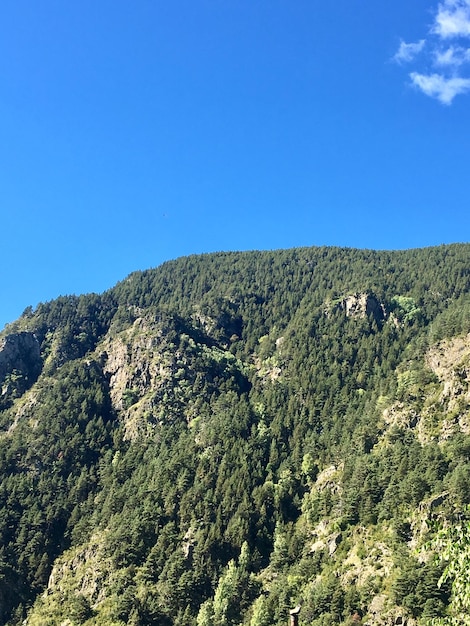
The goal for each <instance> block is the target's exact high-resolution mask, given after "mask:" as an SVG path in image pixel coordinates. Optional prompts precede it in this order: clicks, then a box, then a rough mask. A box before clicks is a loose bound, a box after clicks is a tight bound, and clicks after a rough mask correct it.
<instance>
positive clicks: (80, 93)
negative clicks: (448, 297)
mask: <svg viewBox="0 0 470 626" xmlns="http://www.w3.org/2000/svg"><path fill="white" fill-rule="evenodd" d="M469 49H470V0H443V1H442V2H434V1H432V2H429V1H423V0H414V1H413V2H412V3H411V2H409V1H405V0H396V1H395V2H364V0H337V1H336V2H334V3H331V2H328V3H326V2H321V1H318V0H317V1H315V0H294V1H292V0H171V2H170V1H168V0H166V1H165V2H163V1H160V0H134V2H132V3H131V2H128V1H127V0H126V1H124V0H99V1H96V0H93V1H91V0H80V2H63V0H42V1H41V2H33V1H31V0H2V2H1V6H0V133H1V134H0V218H1V222H0V224H1V248H0V250H1V254H2V263H1V269H0V281H1V282H0V284H1V289H2V297H1V306H0V329H1V328H2V327H3V325H4V324H5V323H6V322H9V321H13V320H14V319H16V318H17V317H18V316H19V315H20V314H21V312H22V311H23V309H24V308H25V307H26V306H28V305H33V306H35V305H36V304H37V303H38V302H40V301H46V300H50V299H53V298H55V297H57V296H59V295H65V294H72V293H76V294H79V293H86V292H102V291H103V290H105V289H107V288H109V287H112V286H113V285H114V284H115V283H116V282H117V281H118V280H120V279H122V278H124V277H125V276H126V275H127V274H129V273H130V272H132V271H134V270H138V269H146V268H149V267H155V266H157V265H159V264H160V263H162V262H163V261H165V260H168V259H173V258H176V257H178V256H182V255H187V254H192V253H200V252H211V251H216V250H248V249H277V248H288V247H293V246H310V245H340V246H352V247H360V248H374V249H398V248H410V247H422V246H430V245H438V244H441V243H451V242H457V241H460V242H462V241H468V240H469V227H470V217H469V215H470V212H469V210H468V208H469V206H468V205H469V191H470V182H469V181H470V176H469V174H468V160H467V159H468V156H467V155H468V148H469V136H470V52H469Z"/></svg>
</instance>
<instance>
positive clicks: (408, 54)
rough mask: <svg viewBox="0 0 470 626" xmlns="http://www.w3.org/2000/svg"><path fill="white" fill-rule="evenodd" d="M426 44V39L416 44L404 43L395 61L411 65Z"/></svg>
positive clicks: (401, 44)
mask: <svg viewBox="0 0 470 626" xmlns="http://www.w3.org/2000/svg"><path fill="white" fill-rule="evenodd" d="M425 44H426V40H425V39H421V40H420V41H418V42H416V43H405V42H404V41H402V42H401V43H400V47H399V48H398V50H397V53H396V54H395V56H394V57H393V59H394V61H396V62H397V63H409V62H410V61H412V60H413V59H414V58H415V57H416V56H417V55H418V54H419V53H420V52H421V50H422V49H423V48H424V46H425Z"/></svg>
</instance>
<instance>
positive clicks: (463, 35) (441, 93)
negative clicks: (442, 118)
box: [393, 0, 470, 105]
mask: <svg viewBox="0 0 470 626" xmlns="http://www.w3.org/2000/svg"><path fill="white" fill-rule="evenodd" d="M436 1H437V2H438V4H437V7H436V9H435V11H434V22H433V24H432V26H431V27H430V28H428V32H427V34H426V39H421V40H420V41H418V42H417V43H409V44H408V43H405V42H404V41H402V42H401V44H400V47H399V49H398V51H397V53H396V54H395V56H394V57H393V59H394V60H395V61H396V62H397V63H400V64H403V63H413V65H414V66H415V68H416V70H417V71H414V72H411V74H410V77H411V80H412V82H413V85H414V86H415V87H417V88H418V89H419V90H420V91H421V92H422V93H424V94H426V95H427V96H429V97H431V98H435V99H437V100H439V101H440V102H441V103H443V104H447V105H449V104H451V103H452V101H453V99H454V98H455V97H456V96H458V95H460V94H464V93H467V92H469V91H470V77H469V72H468V71H465V70H466V69H467V70H468V66H467V68H466V64H468V63H470V47H469V44H468V40H469V39H470V0H436ZM420 53H421V54H420ZM418 55H420V56H419V58H418ZM431 68H434V72H433V71H432V69H431Z"/></svg>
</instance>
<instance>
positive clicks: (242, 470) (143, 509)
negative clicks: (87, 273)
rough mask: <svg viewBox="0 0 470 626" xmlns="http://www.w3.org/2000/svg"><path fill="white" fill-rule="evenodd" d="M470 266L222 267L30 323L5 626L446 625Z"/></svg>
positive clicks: (51, 307) (1, 526)
mask: <svg viewBox="0 0 470 626" xmlns="http://www.w3.org/2000/svg"><path fill="white" fill-rule="evenodd" d="M469 261H470V246H467V245H455V246H442V247H439V248H430V249H421V250H409V251H402V252H374V251H359V250H349V249H340V248H305V249H296V250H287V251H275V252H252V253H219V254H213V255H203V256H199V257H188V258H183V259H178V260H176V261H174V262H171V263H166V264H164V265H163V266H161V267H160V268H157V269H155V270H148V271H146V272H141V273H136V274H133V275H131V276H130V277H128V278H127V279H126V280H124V281H123V282H122V283H120V284H118V285H117V286H116V287H115V288H114V289H112V290H110V291H109V292H107V293H105V294H103V295H102V296H97V295H88V296H81V297H68V298H60V299H58V300H56V301H53V302H50V303H46V304H42V305H40V306H39V307H38V308H37V309H36V310H35V311H32V310H28V311H25V313H24V315H23V316H22V317H21V318H20V319H19V320H17V321H16V322H15V323H13V324H11V325H10V326H9V327H8V328H7V329H6V330H5V331H4V333H3V335H2V337H3V338H2V339H1V340H0V376H1V385H2V387H1V389H2V394H1V413H0V428H1V432H0V480H1V485H0V503H1V509H0V510H1V512H2V513H1V518H0V533H1V542H0V545H1V550H2V552H1V554H0V568H1V569H0V572H1V575H2V580H3V583H4V584H3V585H2V587H1V591H0V615H1V616H2V617H1V619H2V620H3V621H2V623H5V624H6V623H8V624H11V625H13V624H19V623H22V620H23V619H25V617H26V615H27V618H26V624H28V625H29V626H34V625H36V624H41V626H42V625H43V624H87V625H88V626H90V625H92V624H96V625H99V624H106V625H115V626H117V625H121V624H141V625H146V624H148V625H152V624H168V625H185V626H192V625H197V626H203V625H210V624H217V626H224V625H236V624H247V625H248V624H249V625H250V626H268V625H269V626H271V625H273V624H279V625H280V624H284V623H285V622H286V619H287V615H288V610H289V608H292V606H294V605H296V604H298V603H301V604H302V612H301V623H305V624H314V625H320V624H327V623H328V624H346V623H357V621H359V620H360V618H361V616H363V622H364V623H367V624H370V625H373V624H377V625H378V624H389V623H390V624H392V623H397V622H396V620H397V619H402V620H403V619H407V620H408V623H409V624H412V623H415V622H416V620H418V621H420V623H425V620H426V619H428V618H434V619H437V618H438V617H439V616H442V617H444V616H445V615H446V613H447V612H448V611H449V610H452V607H454V605H455V602H454V596H453V595H452V585H451V581H449V582H448V583H447V584H446V585H444V586H441V587H439V586H438V584H437V583H438V580H439V578H440V576H441V574H442V571H443V568H444V567H445V563H438V562H437V561H436V562H434V560H433V558H432V556H431V552H430V549H429V548H426V546H427V545H428V543H429V539H431V538H432V536H433V534H434V532H435V530H433V524H438V525H439V528H443V529H444V528H447V527H449V524H450V527H451V528H452V527H453V526H454V525H455V524H456V520H458V519H460V518H462V516H465V510H466V505H467V504H468V503H469V501H470V492H469V486H470V460H469V453H470V436H469V432H468V410H469V406H470V392H469V386H468V383H469V380H470V378H469V371H470V370H469V369H468V361H469V358H470V356H469V355H470V340H469V337H468V335H467V333H468V332H469V331H470V297H469V295H468V294H469V278H470V263H469ZM433 520H434V521H433ZM436 528H437V527H436ZM423 546H424V548H423ZM44 590H46V591H45V592H44ZM449 607H450V608H449ZM454 608H455V607H454Z"/></svg>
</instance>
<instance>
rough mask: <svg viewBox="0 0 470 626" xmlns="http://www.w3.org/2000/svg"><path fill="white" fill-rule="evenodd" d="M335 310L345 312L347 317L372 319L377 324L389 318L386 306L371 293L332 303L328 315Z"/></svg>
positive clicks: (343, 298) (354, 295)
mask: <svg viewBox="0 0 470 626" xmlns="http://www.w3.org/2000/svg"><path fill="white" fill-rule="evenodd" d="M334 310H340V311H343V312H344V314H345V315H346V317H358V318H363V317H372V318H373V319H374V320H375V321H376V322H377V323H381V322H383V321H384V320H385V319H386V317H387V312H386V309H385V306H384V305H383V304H382V303H381V302H380V301H379V300H378V299H377V298H376V296H375V295H374V294H372V293H370V292H364V293H353V294H349V295H347V296H343V297H342V298H340V299H339V300H337V301H335V302H334V303H330V305H329V307H327V314H328V313H329V312H330V311H334Z"/></svg>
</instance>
